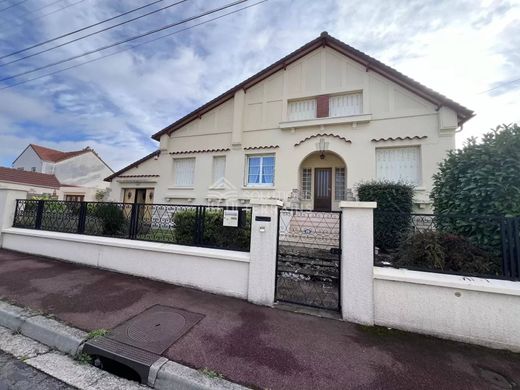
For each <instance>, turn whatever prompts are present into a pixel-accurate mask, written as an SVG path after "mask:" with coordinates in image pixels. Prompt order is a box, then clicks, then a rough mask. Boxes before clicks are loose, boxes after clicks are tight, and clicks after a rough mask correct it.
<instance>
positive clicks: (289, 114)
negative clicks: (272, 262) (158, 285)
mask: <svg viewBox="0 0 520 390" xmlns="http://www.w3.org/2000/svg"><path fill="white" fill-rule="evenodd" d="M473 115H474V114H473V112H472V111H471V110H469V109H468V108H465V107H463V106H462V105H460V104H458V103H456V102H454V101H452V100H450V99H448V98H447V97H445V96H443V95H441V94H439V93H437V92H435V91H433V90H431V89H429V88H427V87H425V86H423V85H422V84H419V83H418V82H416V81H414V80H412V79H410V78H409V77H407V76H405V75H403V74H401V73H399V72H398V71H396V70H395V69H393V68H391V67H389V66H387V65H385V64H383V63H381V62H379V61H378V60H376V59H374V58H372V57H370V56H368V55H366V54H364V53H362V52H360V51H358V50H356V49H354V48H352V47H350V46H348V45H346V44H345V43H343V42H341V41H339V40H337V39H335V38H333V37H331V36H330V35H328V34H327V33H322V34H321V35H320V36H319V37H318V38H316V39H314V40H313V41H311V42H309V43H307V44H306V45H304V46H302V47H301V48H299V49H297V50H296V51H294V52H292V53H291V54H289V55H288V56H286V57H284V58H282V59H281V60H279V61H277V62H275V63H274V64H272V65H270V66H268V67H267V68H265V69H263V70H262V71H260V72H258V73H257V74H255V75H254V76H252V77H250V78H248V79H247V80H245V81H243V82H242V83H240V84H238V85H237V86H235V87H233V88H231V89H230V90H229V91H227V92H225V93H223V94H222V95H220V96H218V97H217V98H215V99H214V100H212V101H210V102H208V103H207V104H204V105H203V106H201V107H199V108H198V109H196V110H195V111H193V112H191V113H189V114H188V115H186V116H184V117H183V118H180V119H179V120H178V121H176V122H175V123H172V124H171V125H169V126H167V127H166V128H164V129H162V130H161V131H159V132H157V133H156V134H154V135H153V136H152V138H153V139H155V140H157V141H159V142H160V145H159V148H158V150H156V151H155V152H153V153H151V154H150V155H148V156H146V157H144V158H142V159H140V160H138V161H136V162H134V163H133V164H131V165H129V166H127V167H125V168H124V169H122V170H120V171H118V172H116V173H114V174H113V175H111V176H109V177H108V178H107V179H106V180H107V181H110V182H111V188H112V191H111V197H112V200H116V201H121V200H124V201H125V202H142V203H151V202H154V203H179V204H184V203H193V204H205V203H208V202H219V203H222V202H233V203H238V204H247V203H248V202H249V201H250V200H251V199H252V198H258V197H263V198H278V199H281V200H283V201H284V202H285V204H287V205H291V206H294V207H303V208H309V209H316V210H330V209H337V207H338V202H339V201H341V200H344V199H346V198H348V197H350V196H352V191H351V189H352V188H354V187H355V185H356V184H358V183H359V182H361V181H366V180H370V179H376V178H377V179H392V180H403V181H407V182H410V183H413V184H415V185H416V188H417V191H416V196H415V202H416V206H417V207H419V208H429V191H430V189H431V186H432V175H433V174H434V172H435V171H436V169H437V165H438V163H439V162H440V161H441V160H442V159H443V158H444V157H445V155H446V153H447V152H448V151H449V150H450V149H453V148H454V147H455V133H456V131H457V129H459V128H460V127H461V126H462V125H463V123H464V122H466V121H467V120H468V119H470V118H471V117H472V116H473Z"/></svg>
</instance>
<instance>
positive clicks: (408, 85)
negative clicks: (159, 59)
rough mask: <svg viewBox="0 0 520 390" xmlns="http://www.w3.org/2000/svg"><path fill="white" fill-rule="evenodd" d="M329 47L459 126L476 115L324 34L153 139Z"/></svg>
mask: <svg viewBox="0 0 520 390" xmlns="http://www.w3.org/2000/svg"><path fill="white" fill-rule="evenodd" d="M325 46H327V47H330V48H331V49H334V50H336V51H338V52H339V53H341V54H343V55H345V56H347V57H348V58H350V59H352V60H354V61H356V62H358V63H359V64H361V65H363V66H364V67H365V68H366V70H367V71H373V72H377V73H379V74H381V75H382V76H384V77H386V78H387V79H390V80H392V81H393V82H395V83H397V84H399V85H400V86H401V87H403V88H405V89H407V90H409V91H411V92H413V93H415V94H417V95H419V96H421V97H422V98H423V99H425V100H428V101H430V102H431V103H433V104H435V105H436V106H437V107H439V108H440V107H442V106H446V107H449V108H451V109H452V110H454V111H455V112H456V113H457V117H458V124H459V126H460V125H462V124H463V123H464V122H466V121H467V120H469V119H470V118H471V117H473V116H474V115H475V114H474V112H473V111H472V110H470V109H469V108H466V107H464V106H463V105H461V104H459V103H457V102H455V101H453V100H451V99H448V98H447V97H446V96H444V95H442V94H440V93H438V92H435V91H434V90H433V89H430V88H428V87H426V86H424V85H422V84H421V83H419V82H417V81H415V80H413V79H411V78H410V77H408V76H405V75H404V74H402V73H400V72H399V71H397V70H395V69H394V68H392V67H390V66H388V65H385V64H383V63H382V62H380V61H378V60H376V59H375V58H373V57H370V56H369V55H368V54H365V53H363V52H361V51H359V50H357V49H355V48H353V47H352V46H349V45H347V44H346V43H343V42H341V41H340V40H338V39H336V38H334V37H332V36H330V35H329V34H328V33H327V32H322V33H321V35H320V36H319V37H318V38H316V39H314V40H312V41H310V42H309V43H307V44H305V45H303V46H302V47H300V48H299V49H297V50H295V51H293V52H292V53H291V54H289V55H287V56H285V57H283V58H282V59H280V60H278V61H277V62H275V63H274V64H272V65H269V66H268V67H267V68H265V69H263V70H261V71H260V72H258V73H257V74H255V75H253V76H251V77H250V78H248V79H247V80H245V81H243V82H241V83H240V84H238V85H236V86H234V87H233V88H231V89H230V90H228V91H226V92H224V93H223V94H222V95H220V96H217V97H216V98H215V99H213V100H211V101H210V102H208V103H206V104H204V105H203V106H201V107H199V108H197V109H196V110H194V111H192V112H191V113H189V114H188V115H186V116H184V117H182V118H181V119H179V120H178V121H176V122H174V123H172V124H171V125H169V126H167V127H165V128H164V129H162V130H161V131H159V132H157V133H155V134H154V135H152V138H153V139H155V140H157V141H159V139H160V137H161V136H162V135H163V134H171V133H172V132H173V131H175V130H177V129H179V128H180V127H182V126H184V125H186V124H188V123H189V122H191V121H192V120H194V119H195V118H198V117H199V116H200V115H203V114H204V113H206V112H208V111H210V110H212V109H213V108H215V107H217V106H219V105H220V104H222V103H224V102H226V101H227V100H229V99H231V98H232V97H233V96H234V95H235V92H237V91H238V90H240V89H244V90H247V89H248V88H251V87H252V86H253V85H255V84H257V83H258V82H260V81H262V80H264V79H265V78H267V77H269V76H271V75H272V74H274V73H276V72H278V71H279V70H282V69H285V68H286V67H287V66H288V65H289V64H291V63H293V62H295V61H297V60H298V59H300V58H302V57H303V56H305V55H307V54H308V53H310V52H312V51H313V50H316V49H318V48H319V47H325Z"/></svg>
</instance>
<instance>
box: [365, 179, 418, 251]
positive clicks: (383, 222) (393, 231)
mask: <svg viewBox="0 0 520 390" xmlns="http://www.w3.org/2000/svg"><path fill="white" fill-rule="evenodd" d="M357 193H358V198H359V200H360V201H362V202H377V209H376V210H375V212H374V243H375V245H376V247H378V248H379V250H381V251H383V252H385V251H388V250H393V249H396V248H397V247H398V246H399V243H400V241H401V239H402V237H403V235H406V234H407V231H408V229H409V227H410V213H411V212H412V208H413V195H414V186H413V185H410V184H405V183H395V182H390V181H371V182H366V183H361V184H360V185H358V187H357ZM387 213H391V214H387Z"/></svg>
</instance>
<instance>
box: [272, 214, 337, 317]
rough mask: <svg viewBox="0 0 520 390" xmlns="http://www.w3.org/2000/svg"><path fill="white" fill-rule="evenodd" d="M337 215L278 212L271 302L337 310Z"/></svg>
mask: <svg viewBox="0 0 520 390" xmlns="http://www.w3.org/2000/svg"><path fill="white" fill-rule="evenodd" d="M340 274H341V212H339V211H307V210H294V209H281V210H280V211H279V213H278V245H277V259H276V287H275V299H276V300H277V301H280V302H288V303H295V304H300V305H305V306H312V307H317V308H321V309H329V310H337V311H339V310H340V309H341V306H340V305H341V299H340Z"/></svg>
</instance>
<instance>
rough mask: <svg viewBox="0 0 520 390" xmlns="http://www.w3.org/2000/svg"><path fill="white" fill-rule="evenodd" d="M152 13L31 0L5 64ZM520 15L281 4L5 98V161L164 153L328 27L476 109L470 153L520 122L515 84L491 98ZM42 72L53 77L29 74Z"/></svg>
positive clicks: (1, 155)
mask: <svg viewBox="0 0 520 390" xmlns="http://www.w3.org/2000/svg"><path fill="white" fill-rule="evenodd" d="M76 1H77V0H67V1H65V2H64V3H63V4H64V5H66V4H73V3H75V2H76ZM226 3H227V1H224V0H217V1H212V2H206V1H202V0H198V1H197V0H192V1H188V2H186V3H183V4H181V5H179V6H176V7H172V8H170V9H168V10H166V11H163V12H160V13H158V14H155V15H153V16H150V17H146V18H143V19H142V20H140V21H138V22H133V23H129V24H127V25H125V26H124V27H122V28H118V29H114V30H111V31H109V32H106V33H103V34H98V35H95V36H93V37H90V38H88V39H85V40H82V41H80V42H77V43H75V44H72V45H68V46H64V47H62V48H60V49H58V50H53V51H50V52H49V53H46V54H44V55H40V56H36V57H34V58H31V59H28V60H25V61H20V62H18V63H16V64H13V65H9V66H5V67H0V77H5V76H8V75H12V74H15V73H17V72H20V71H23V70H27V69H31V68H32V67H35V66H41V65H42V64H46V63H50V62H53V61H57V60H60V59H63V58H67V57H69V56H72V55H77V54H80V53H82V52H84V51H87V50H92V49H95V48H97V47H100V46H103V45H106V44H108V43H111V42H115V41H117V40H121V39H124V38H127V37H130V36H132V35H135V34H138V33H140V32H142V31H146V30H149V29H151V28H155V27H157V26H160V25H165V24H167V23H171V22H173V21H178V20H181V19H183V18H185V17H188V16H191V15H195V14H197V13H200V12H201V11H203V10H207V9H209V8H214V7H217V6H219V5H223V4H226ZM164 4H167V3H166V2H165V3H164ZM164 4H161V5H158V6H157V7H159V6H164ZM140 5H143V3H142V2H141V1H138V0H125V1H122V0H118V1H110V2H107V1H104V0H86V1H83V2H80V3H78V4H76V5H73V6H70V7H69V8H67V9H65V10H63V11H60V12H56V13H53V14H52V15H49V16H46V17H41V18H39V19H34V17H38V16H41V15H42V14H43V12H44V11H45V12H48V11H51V10H55V9H57V8H54V7H49V8H48V9H45V10H42V11H38V12H34V13H32V14H29V15H27V14H26V12H27V11H30V10H34V9H36V8H38V7H39V6H40V5H39V2H37V1H36V0H29V1H27V2H26V3H24V5H23V7H15V8H13V10H12V11H13V12H12V13H9V14H7V15H5V14H4V15H3V18H2V17H0V19H1V21H2V23H1V26H0V55H1V53H9V52H11V51H13V50H15V49H19V48H22V47H26V46H28V45H30V44H33V43H35V42H38V41H41V40H43V39H48V38H50V37H53V36H57V35H60V34H62V33H64V32H67V31H71V30H73V29H76V28H79V27H82V26H85V25H88V24H91V23H94V22H96V21H99V20H102V19H104V18H107V17H111V16H114V15H116V14H118V13H120V12H124V11H126V10H129V9H131V8H134V7H138V6H140ZM151 9H152V8H150V9H147V10H146V11H149V10H151ZM143 12H144V11H143ZM9 16H10V17H9ZM519 17H520V11H519V6H518V4H515V3H513V2H507V1H485V0H483V1H481V2H475V1H474V0H462V1H457V2H451V1H433V0H413V1H407V2H402V1H398V0H389V1H385V2H380V1H376V0H365V1H361V0H358V1H356V0H354V1H349V2H346V1H343V0H323V1H313V0H269V1H268V2H267V3H265V4H261V5H258V6H256V7H252V8H250V9H248V10H247V11H242V12H240V13H238V14H234V15H231V16H227V17H225V18H223V19H220V20H218V21H214V22H211V23H208V24H206V25H203V26H200V27H196V28H193V29H191V30H188V31H184V32H181V33H179V34H176V35H172V36H170V37H168V38H164V39H159V40H157V41H155V42H153V43H150V44H147V45H142V46H139V47H137V48H133V49H131V50H128V51H126V52H123V53H120V54H116V55H113V56H110V57H107V58H105V59H102V60H100V61H95V62H92V63H89V64H87V65H84V66H80V67H77V68H74V69H71V70H68V71H66V72H63V73H58V74H56V75H53V76H49V77H45V78H42V79H39V80H37V81H33V82H31V83H27V84H23V85H20V86H18V87H15V88H12V89H6V90H2V91H0V163H1V164H3V165H6V164H10V162H11V161H12V160H13V159H14V158H15V157H16V155H17V154H18V153H19V152H21V150H22V149H23V148H24V147H25V146H26V144H27V143H29V142H34V143H43V144H45V145H48V146H50V147H56V148H58V149H63V150H69V149H70V150H73V149H80V148H82V147H85V146H87V145H89V146H91V147H94V148H95V149H96V150H97V151H98V152H99V153H100V155H101V156H102V157H103V158H104V159H105V160H106V161H107V162H108V163H109V164H110V165H111V166H112V167H113V168H114V169H118V168H120V167H122V166H123V165H126V164H128V163H130V162H132V161H134V160H135V159H136V158H138V157H140V156H144V155H145V154H147V153H149V152H150V151H152V150H154V149H155V148H156V147H157V143H155V142H154V141H152V140H151V139H150V135H151V134H153V133H155V132H156V131H158V130H160V129H161V128H163V127H164V126H166V125H168V124H169V123H172V122H173V121H175V120H177V119H178V118H180V117H182V116H184V115H185V114H187V113H188V112H190V111H191V110H193V109H195V108H197V107H198V106H199V105H201V104H203V103H205V102H207V101H208V100H210V99H212V98H214V97H215V96H217V95H219V94H220V93H222V92H224V91H225V90H227V89H229V88H231V87H232V86H234V85H235V84H237V83H239V82H240V81H242V80H244V79H245V78H247V77H249V76H251V75H252V74H254V73H256V72H257V71H259V70H261V69H262V68H264V67H266V66H268V65H269V64H271V63H272V62H274V61H276V60H278V59H279V58H281V57H283V56H285V55H287V54H288V53H290V52H292V51H293V50H295V49H296V48H298V47H299V46H301V45H303V44H305V43H306V42H308V41H310V40H311V39H314V38H315V37H316V36H318V35H319V33H320V32H321V31H324V30H328V31H329V33H330V34H332V35H334V36H336V37H338V38H339V39H341V40H343V41H345V42H346V43H348V44H350V45H352V46H354V47H356V48H358V49H360V50H362V51H365V52H367V53H368V54H370V55H372V56H374V57H376V58H378V59H380V60H382V61H383V62H385V63H387V64H388V65H390V66H393V67H395V68H397V69H398V70H400V71H402V72H403V73H405V74H407V75H409V76H411V77H412V78H414V79H416V80H418V81H420V82H421V83H423V84H425V85H427V86H429V87H431V88H433V89H435V90H438V91H439V92H441V93H444V94H445V95H447V96H449V97H450V98H453V99H455V100H457V101H459V102H460V103H462V104H464V105H467V106H468V107H470V108H472V109H474V110H476V111H477V117H476V118H474V119H472V120H471V121H470V122H468V124H467V126H465V128H464V131H463V132H462V133H461V134H460V136H459V140H458V142H459V144H461V143H462V140H463V139H464V138H466V137H468V136H472V135H479V134H482V132H484V131H486V130H487V129H488V128H489V127H492V126H494V125H496V124H498V123H501V122H510V121H515V120H520V117H519V115H520V114H519V110H518V109H517V104H516V102H517V101H518V99H519V98H520V95H519V90H520V88H517V87H516V84H508V85H507V87H505V88H503V89H498V90H496V91H494V92H490V93H484V94H482V93H480V94H479V92H482V91H485V90H487V89H490V88H493V86H496V85H498V84H497V83H498V82H501V81H504V80H510V79H514V78H515V77H514V76H515V72H517V66H516V64H518V63H519V61H520V57H519V54H518V53H520V40H519V37H520V31H519V30H518V28H519V27H518V23H517V22H515V21H517V20H518V18H519ZM31 18H33V20H32V21H30V20H29V19H31ZM193 23H194V22H192V23H191V24H188V25H192V24H193ZM182 27H186V26H182ZM179 28H181V27H179ZM179 28H177V29H179ZM174 30H175V29H174ZM174 30H173V31H174ZM150 38H151V37H148V38H144V39H142V40H138V41H136V42H133V43H132V44H135V43H139V42H142V41H144V40H146V39H150ZM63 41H64V40H61V41H60V42H63ZM45 47H48V46H45ZM125 47H128V45H126V46H125ZM120 49H121V48H120V47H118V48H113V49H109V50H107V51H104V52H102V53H97V54H92V55H90V56H88V57H86V58H83V59H78V60H75V61H72V62H71V63H67V64H65V65H64V66H70V65H73V64H77V63H81V62H83V61H85V60H90V59H95V58H98V57H99V56H101V55H104V54H110V53H114V52H115V51H117V50H120ZM57 69H60V67H57ZM40 74H45V72H39V73H36V74H33V75H31V76H30V77H34V76H38V75H40ZM28 77H29V76H28ZM519 77H520V75H517V76H516V78H519Z"/></svg>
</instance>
